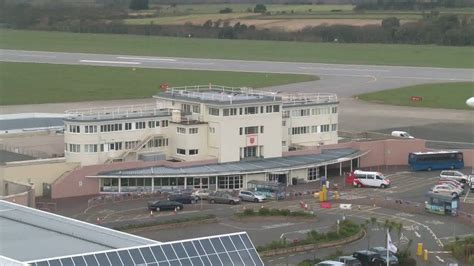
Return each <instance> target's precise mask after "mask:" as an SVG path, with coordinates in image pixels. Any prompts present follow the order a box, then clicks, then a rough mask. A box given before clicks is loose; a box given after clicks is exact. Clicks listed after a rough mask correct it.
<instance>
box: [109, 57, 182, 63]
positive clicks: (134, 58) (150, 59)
mask: <svg viewBox="0 0 474 266" xmlns="http://www.w3.org/2000/svg"><path fill="white" fill-rule="evenodd" d="M117 59H126V60H149V61H169V62H176V61H177V60H176V59H172V58H147V57H128V56H118V57H117Z"/></svg>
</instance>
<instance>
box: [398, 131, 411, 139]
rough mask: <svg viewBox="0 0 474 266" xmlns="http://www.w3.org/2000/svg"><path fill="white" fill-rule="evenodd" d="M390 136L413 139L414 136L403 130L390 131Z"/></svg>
mask: <svg viewBox="0 0 474 266" xmlns="http://www.w3.org/2000/svg"><path fill="white" fill-rule="evenodd" d="M392 136H394V137H397V138H403V139H414V138H415V137H413V136H411V135H410V134H408V133H407V132H405V131H392Z"/></svg>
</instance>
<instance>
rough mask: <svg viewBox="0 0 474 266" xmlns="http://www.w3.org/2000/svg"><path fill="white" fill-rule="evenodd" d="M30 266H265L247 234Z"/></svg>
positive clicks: (90, 255)
mask: <svg viewBox="0 0 474 266" xmlns="http://www.w3.org/2000/svg"><path fill="white" fill-rule="evenodd" d="M27 263H29V264H30V265H33V266H40V265H94V266H97V265H99V266H102V265H145V264H146V265H199V266H200V265H213V266H219V265H220V266H227V265H248V266H252V265H254V266H260V265H261V266H263V262H262V260H261V258H260V257H259V255H258V253H257V251H256V249H255V246H254V245H253V243H252V241H251V240H250V238H249V236H248V235H247V233H245V232H240V233H232V234H225V235H218V236H211V237H201V238H195V239H188V240H179V241H172V242H166V243H160V244H154V245H146V246H140V247H133V248H126V249H118V250H112V251H104V252H95V253H86V254H79V255H75V256H67V257H58V258H49V259H45V260H37V261H28V262H27Z"/></svg>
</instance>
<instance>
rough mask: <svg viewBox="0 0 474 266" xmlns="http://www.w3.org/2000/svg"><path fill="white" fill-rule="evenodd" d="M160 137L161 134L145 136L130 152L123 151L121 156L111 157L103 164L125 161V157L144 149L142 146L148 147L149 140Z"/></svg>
mask: <svg viewBox="0 0 474 266" xmlns="http://www.w3.org/2000/svg"><path fill="white" fill-rule="evenodd" d="M160 136H163V135H162V134H152V135H148V136H146V137H145V138H144V139H143V140H142V141H140V142H139V143H138V144H137V145H136V146H135V147H134V148H133V149H130V150H126V151H124V152H123V153H122V154H121V155H119V156H117V157H113V158H109V159H107V161H105V163H111V162H113V161H117V160H119V161H125V160H126V158H127V156H128V155H129V154H130V153H137V152H139V151H141V150H142V149H144V146H147V145H148V142H149V141H150V140H152V139H153V138H155V137H160Z"/></svg>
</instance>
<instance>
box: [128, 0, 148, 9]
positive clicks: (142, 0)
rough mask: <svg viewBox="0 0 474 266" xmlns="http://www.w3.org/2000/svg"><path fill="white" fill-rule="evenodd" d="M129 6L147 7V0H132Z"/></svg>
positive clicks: (132, 7) (135, 7)
mask: <svg viewBox="0 0 474 266" xmlns="http://www.w3.org/2000/svg"><path fill="white" fill-rule="evenodd" d="M129 8H130V9H132V10H142V9H148V0H132V1H130V5H129Z"/></svg>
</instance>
